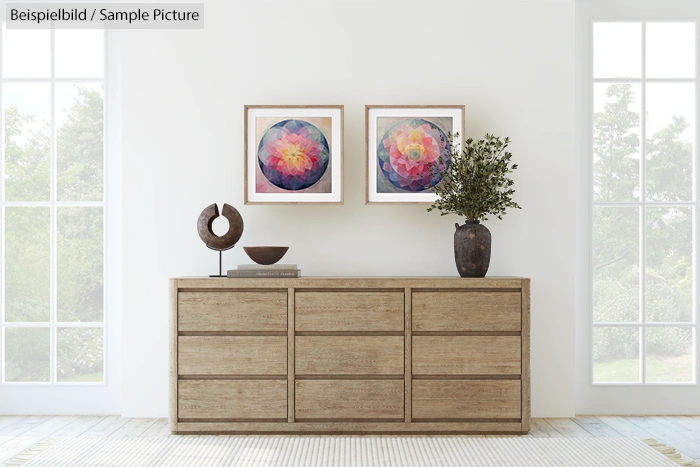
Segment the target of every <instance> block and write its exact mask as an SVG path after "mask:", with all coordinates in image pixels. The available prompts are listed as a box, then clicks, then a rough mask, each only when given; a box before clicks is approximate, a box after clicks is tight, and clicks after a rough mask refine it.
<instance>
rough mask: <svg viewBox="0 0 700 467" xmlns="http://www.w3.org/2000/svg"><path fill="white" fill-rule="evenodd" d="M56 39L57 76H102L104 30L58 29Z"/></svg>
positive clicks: (55, 34)
mask: <svg viewBox="0 0 700 467" xmlns="http://www.w3.org/2000/svg"><path fill="white" fill-rule="evenodd" d="M54 41H55V42H54V48H55V54H56V57H55V60H56V62H55V67H56V69H55V73H56V78H102V76H103V75H104V30H102V29H56V30H55V31H54Z"/></svg>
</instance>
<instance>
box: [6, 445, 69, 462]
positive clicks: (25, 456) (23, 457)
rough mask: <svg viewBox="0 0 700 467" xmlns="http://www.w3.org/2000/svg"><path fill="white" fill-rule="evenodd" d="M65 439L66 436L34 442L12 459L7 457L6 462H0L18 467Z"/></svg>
mask: <svg viewBox="0 0 700 467" xmlns="http://www.w3.org/2000/svg"><path fill="white" fill-rule="evenodd" d="M63 439H66V438H45V439H42V440H41V441H39V442H38V443H36V444H32V445H31V446H29V447H28V448H27V449H25V450H24V451H22V452H20V453H19V454H17V455H16V456H14V457H12V458H11V459H7V460H6V461H5V462H3V463H2V464H0V466H2V467H16V466H18V465H22V464H24V463H25V462H28V461H30V460H32V459H33V458H35V457H36V456H38V455H39V454H41V453H42V452H44V451H45V450H46V449H48V448H50V447H51V446H53V445H54V444H56V443H57V442H59V441H62V440H63Z"/></svg>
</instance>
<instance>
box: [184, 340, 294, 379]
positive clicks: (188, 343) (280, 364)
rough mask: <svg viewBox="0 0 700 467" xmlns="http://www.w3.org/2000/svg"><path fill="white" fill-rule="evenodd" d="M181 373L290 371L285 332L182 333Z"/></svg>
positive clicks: (237, 373)
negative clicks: (274, 333) (283, 334)
mask: <svg viewBox="0 0 700 467" xmlns="http://www.w3.org/2000/svg"><path fill="white" fill-rule="evenodd" d="M178 374H179V375H286V374H287V338H286V337H283V336H279V337H278V336H180V337H178Z"/></svg>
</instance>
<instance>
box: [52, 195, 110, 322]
mask: <svg viewBox="0 0 700 467" xmlns="http://www.w3.org/2000/svg"><path fill="white" fill-rule="evenodd" d="M56 237H57V238H56V247H57V251H56V254H57V264H56V269H57V286H58V287H57V288H58V321H64V322H65V321H82V322H102V321H103V313H102V309H103V296H104V291H103V265H104V262H103V244H104V242H103V212H102V208H100V207H59V208H58V209H57V225H56Z"/></svg>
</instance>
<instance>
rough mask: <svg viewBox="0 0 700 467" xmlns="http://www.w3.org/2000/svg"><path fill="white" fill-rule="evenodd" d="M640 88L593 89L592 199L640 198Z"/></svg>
mask: <svg viewBox="0 0 700 467" xmlns="http://www.w3.org/2000/svg"><path fill="white" fill-rule="evenodd" d="M640 94H641V86H640V85H639V84H595V85H594V87H593V110H594V124H593V196H594V199H595V201H602V202H620V201H636V200H638V198H639V154H640V144H639V141H640V134H641V119H640V118H641V117H640V115H641V104H640V102H641V99H640Z"/></svg>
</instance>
